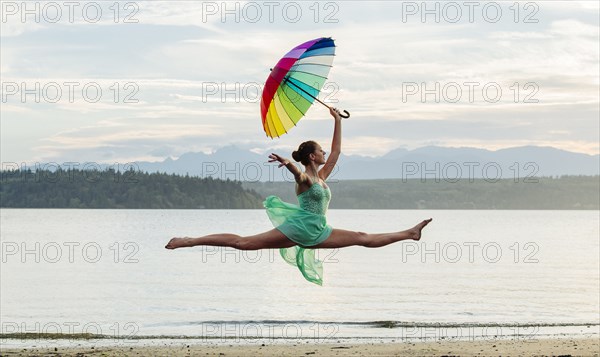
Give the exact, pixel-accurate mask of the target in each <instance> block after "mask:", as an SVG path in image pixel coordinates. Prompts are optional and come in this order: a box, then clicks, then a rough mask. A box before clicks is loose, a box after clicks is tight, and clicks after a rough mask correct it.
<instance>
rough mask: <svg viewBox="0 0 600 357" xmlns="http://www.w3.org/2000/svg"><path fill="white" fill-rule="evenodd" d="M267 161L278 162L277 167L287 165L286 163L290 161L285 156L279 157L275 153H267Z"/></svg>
mask: <svg viewBox="0 0 600 357" xmlns="http://www.w3.org/2000/svg"><path fill="white" fill-rule="evenodd" d="M269 159H270V160H269V162H275V161H277V162H279V166H277V167H282V166H287V164H289V163H290V162H291V161H290V160H288V159H286V158H285V157H281V156H279V155H277V154H275V153H273V154H271V155H269Z"/></svg>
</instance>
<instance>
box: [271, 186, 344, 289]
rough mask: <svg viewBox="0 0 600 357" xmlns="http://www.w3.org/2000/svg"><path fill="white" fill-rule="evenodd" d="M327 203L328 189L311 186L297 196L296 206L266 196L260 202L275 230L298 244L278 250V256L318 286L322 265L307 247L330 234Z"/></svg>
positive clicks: (320, 282) (321, 283)
mask: <svg viewBox="0 0 600 357" xmlns="http://www.w3.org/2000/svg"><path fill="white" fill-rule="evenodd" d="M330 200H331V191H330V190H329V187H327V188H325V187H323V186H322V185H321V184H319V183H316V182H315V183H313V184H312V186H311V187H310V188H309V189H308V190H306V191H304V192H302V193H301V194H299V195H298V203H299V204H300V205H299V206H297V205H294V204H291V203H287V202H284V201H282V200H281V199H280V198H279V197H277V196H269V197H267V198H266V200H265V201H264V202H263V204H264V206H265V208H266V209H267V215H268V216H269V219H270V220H271V222H273V225H274V226H275V228H277V230H279V231H280V232H281V233H283V234H284V235H285V236H286V237H288V238H289V239H290V240H291V241H293V242H294V243H296V244H298V245H296V246H293V247H291V248H281V249H279V252H280V253H281V256H282V257H283V259H284V260H285V261H286V262H288V263H289V264H291V265H293V266H296V267H298V269H300V271H301V272H302V275H304V278H305V279H306V280H308V281H310V282H312V283H315V284H318V285H323V263H322V262H321V261H319V260H318V259H316V258H315V250H314V249H310V248H308V247H311V246H315V245H317V244H319V243H321V242H323V241H325V240H326V239H327V238H328V237H329V235H330V234H331V231H332V230H333V228H332V227H331V226H330V225H328V224H327V219H326V218H325V214H326V213H327V208H328V207H329V201H330Z"/></svg>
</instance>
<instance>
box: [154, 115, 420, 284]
mask: <svg viewBox="0 0 600 357" xmlns="http://www.w3.org/2000/svg"><path fill="white" fill-rule="evenodd" d="M329 112H330V114H331V116H332V117H333V119H334V121H335V124H334V131H333V141H332V144H331V153H330V154H329V157H328V158H327V160H325V155H326V153H325V151H323V149H322V148H321V146H320V145H319V144H318V143H316V142H314V141H306V142H304V143H302V144H300V146H299V147H298V150H296V151H294V152H293V153H292V158H293V159H294V160H295V161H299V162H300V163H301V164H302V165H303V166H304V172H302V171H301V170H300V169H299V168H298V167H297V166H296V165H295V164H294V163H292V162H291V161H290V160H289V159H286V158H284V157H282V156H279V155H277V154H275V153H272V154H270V155H269V162H278V163H279V166H278V167H280V168H281V167H284V166H285V168H287V169H288V170H289V171H290V172H291V173H292V174H293V175H294V179H295V181H296V195H297V197H298V202H299V205H294V204H290V203H287V202H284V201H282V200H281V199H279V197H276V196H269V197H267V198H266V200H265V201H264V206H265V208H266V210H267V215H268V216H269V219H270V220H271V222H272V223H273V225H274V227H275V228H274V229H272V230H269V231H267V232H264V233H260V234H256V235H252V236H247V237H242V236H239V235H237V234H231V233H219V234H211V235H207V236H204V237H199V238H190V237H185V238H172V239H171V240H170V241H169V243H168V244H167V245H166V246H165V248H167V249H176V248H182V247H194V246H198V245H207V246H219V247H232V248H235V249H240V250H257V249H279V250H280V253H281V256H282V257H283V259H284V260H285V261H286V262H288V263H289V264H291V265H293V266H296V267H298V269H300V271H301V272H302V275H303V276H304V278H305V279H306V280H308V281H310V282H313V283H315V284H318V285H322V284H323V279H322V277H323V266H322V262H320V261H319V260H317V259H316V258H315V252H314V249H318V248H327V249H333V248H343V247H349V246H355V245H356V246H362V247H368V248H378V247H383V246H386V245H388V244H392V243H395V242H399V241H402V240H407V239H410V240H419V239H421V231H422V230H423V228H424V227H425V226H426V225H427V224H429V222H431V218H430V219H426V220H423V221H422V222H420V223H418V224H417V225H415V226H414V227H412V228H410V229H407V230H404V231H399V232H391V233H365V232H356V231H348V230H343V229H337V228H332V227H331V225H329V224H327V219H326V213H327V208H328V206H329V201H330V200H331V191H330V189H329V187H328V186H327V184H325V181H326V180H327V178H328V177H329V175H330V174H331V172H332V171H333V168H334V167H335V164H336V163H337V160H338V157H339V155H340V153H341V146H342V133H341V132H342V124H341V117H340V113H339V111H338V110H337V109H335V108H329ZM321 166H323V167H321ZM320 167H321V168H320ZM319 168H320V169H319Z"/></svg>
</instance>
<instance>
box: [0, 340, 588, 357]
mask: <svg viewBox="0 0 600 357" xmlns="http://www.w3.org/2000/svg"><path fill="white" fill-rule="evenodd" d="M71 342H72V343H71V345H70V346H56V347H55V346H45V347H39V346H38V347H29V348H18V347H9V348H6V346H5V345H4V344H3V345H2V347H1V348H0V355H1V356H39V355H52V356H87V355H98V356H140V355H142V356H190V355H209V356H210V355H217V356H218V355H226V356H231V355H234V356H255V355H263V356H264V355H266V356H299V355H315V356H350V355H353V356H356V355H369V356H441V355H447V356H451V355H454V356H457V355H461V356H463V355H467V356H477V355H479V356H487V355H491V354H493V355H504V356H506V355H527V356H531V355H538V356H539V355H542V356H544V355H548V356H550V355H554V356H556V355H570V356H599V355H600V341H599V339H598V338H597V337H594V338H590V337H580V338H573V337H568V338H557V337H549V338H543V339H492V340H490V339H485V340H475V341H464V340H455V341H448V340H432V341H421V342H417V341H414V342H411V341H403V342H384V341H379V342H373V341H369V342H365V343H356V341H354V342H352V340H350V342H342V341H327V342H319V343H311V341H306V340H297V341H295V342H294V341H290V343H277V342H275V343H273V341H272V340H270V341H266V343H262V342H261V341H254V343H245V344H240V343H238V342H233V341H232V343H228V342H227V341H226V342H225V344H211V343H210V342H208V343H207V342H206V341H204V342H203V343H192V342H191V341H187V342H186V341H183V342H181V341H169V340H159V341H156V343H157V345H155V346H149V345H139V344H137V345H132V344H131V341H130V343H129V344H128V343H126V342H121V343H120V344H119V345H113V346H109V345H106V346H95V345H91V346H83V345H82V344H81V343H80V342H83V341H71Z"/></svg>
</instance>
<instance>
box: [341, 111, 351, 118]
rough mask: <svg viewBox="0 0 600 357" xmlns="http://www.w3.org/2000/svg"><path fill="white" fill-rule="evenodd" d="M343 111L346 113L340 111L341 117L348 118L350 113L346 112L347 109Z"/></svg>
mask: <svg viewBox="0 0 600 357" xmlns="http://www.w3.org/2000/svg"><path fill="white" fill-rule="evenodd" d="M344 113H346V114H342V113H340V116H341V117H342V118H344V119H348V118H350V113H348V111H347V110H344Z"/></svg>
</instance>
